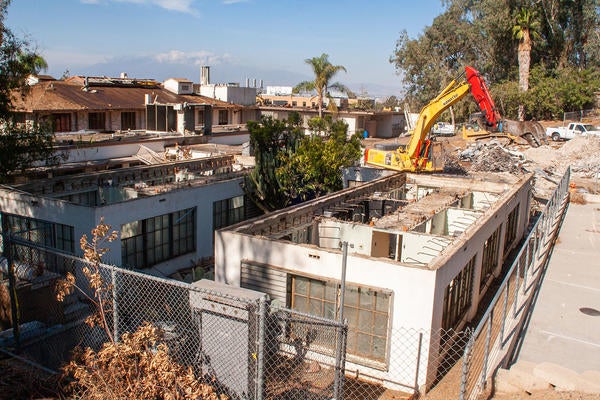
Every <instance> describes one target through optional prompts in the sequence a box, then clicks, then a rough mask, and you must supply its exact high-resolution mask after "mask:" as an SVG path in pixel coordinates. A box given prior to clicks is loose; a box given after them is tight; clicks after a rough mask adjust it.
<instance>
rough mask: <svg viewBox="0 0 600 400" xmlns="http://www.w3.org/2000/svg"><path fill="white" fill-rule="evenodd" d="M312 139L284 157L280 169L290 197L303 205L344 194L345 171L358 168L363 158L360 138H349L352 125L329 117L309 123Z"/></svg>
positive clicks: (280, 178) (308, 138)
mask: <svg viewBox="0 0 600 400" xmlns="http://www.w3.org/2000/svg"><path fill="white" fill-rule="evenodd" d="M308 125H309V130H310V131H311V132H312V133H311V135H309V136H306V137H304V138H303V139H302V141H301V142H300V143H299V146H298V148H297V149H296V151H295V152H293V153H289V154H286V155H285V156H284V159H285V163H281V165H280V167H279V168H278V169H277V172H276V174H277V176H278V179H279V182H281V184H282V189H283V190H284V192H285V193H286V195H287V196H288V197H289V198H291V199H293V203H299V202H303V201H307V200H310V199H314V198H316V197H319V196H322V195H324V194H327V193H330V192H333V191H336V190H340V189H342V186H343V181H342V168H344V167H349V166H352V165H355V164H356V163H357V162H358V160H359V159H360V156H361V148H360V135H359V134H354V135H352V136H350V137H347V133H346V132H347V130H348V124H346V123H345V122H344V121H342V120H336V121H334V120H333V119H332V118H331V117H330V116H329V115H328V116H326V117H325V118H313V119H311V120H310V121H309V122H308Z"/></svg>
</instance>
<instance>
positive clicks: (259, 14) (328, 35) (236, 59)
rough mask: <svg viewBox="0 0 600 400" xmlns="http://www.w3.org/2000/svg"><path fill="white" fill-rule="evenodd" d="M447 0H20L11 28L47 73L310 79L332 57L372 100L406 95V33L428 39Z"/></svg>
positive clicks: (279, 82)
mask: <svg viewBox="0 0 600 400" xmlns="http://www.w3.org/2000/svg"><path fill="white" fill-rule="evenodd" d="M442 11H443V7H442V4H441V0H419V1H417V0H362V1H361V0H303V1H300V0H12V2H11V4H10V6H9V8H8V13H7V16H6V20H5V25H6V26H7V27H8V28H9V29H11V30H12V31H13V33H14V34H16V35H17V36H18V37H25V38H27V39H28V40H29V41H30V42H31V43H32V45H33V47H34V48H36V49H37V50H38V51H39V52H40V53H41V54H42V56H43V57H44V58H45V59H46V61H47V62H48V70H47V71H46V73H47V74H49V75H52V76H54V77H55V78H60V77H61V76H62V75H63V74H64V73H65V71H67V70H68V72H69V74H70V75H71V76H72V75H90V76H92V75H106V76H119V74H120V73H121V72H126V73H127V74H128V76H129V77H135V78H152V79H157V80H159V81H163V80H165V79H167V78H171V77H177V78H187V79H190V80H192V81H194V82H199V79H200V78H199V75H200V66H202V65H208V66H210V77H211V83H227V82H238V83H240V84H242V85H245V82H246V79H247V78H249V79H250V80H251V82H253V80H254V79H256V80H257V82H259V81H260V80H261V79H262V80H263V84H264V86H293V85H295V84H297V83H299V82H301V81H303V80H310V79H311V77H312V72H311V69H310V67H309V66H308V65H307V64H306V63H305V62H304V60H305V59H307V58H312V57H317V56H320V55H321V54H322V53H326V54H328V55H329V60H330V62H331V63H332V64H334V65H343V66H344V67H345V68H346V70H347V72H346V73H344V72H340V73H338V74H337V75H336V76H335V78H334V80H335V81H338V82H340V83H342V84H344V85H346V86H348V87H350V88H351V89H352V90H353V91H355V92H358V93H361V92H366V93H368V94H370V95H372V96H388V95H395V96H398V95H401V91H402V83H401V79H400V76H398V74H397V72H396V71H395V69H394V66H393V65H392V64H391V63H390V62H389V58H390V56H392V54H393V51H394V47H395V44H396V40H397V39H398V38H399V36H400V32H401V31H403V30H406V31H407V32H408V35H409V36H410V37H411V38H415V37H417V36H418V35H420V34H421V33H422V32H423V30H424V28H425V27H426V26H429V25H431V24H432V22H433V19H434V18H435V17H436V16H437V15H439V14H441V13H442Z"/></svg>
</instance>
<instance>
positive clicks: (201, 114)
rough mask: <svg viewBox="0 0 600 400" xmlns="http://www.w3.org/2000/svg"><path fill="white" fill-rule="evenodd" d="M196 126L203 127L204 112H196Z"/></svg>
mask: <svg viewBox="0 0 600 400" xmlns="http://www.w3.org/2000/svg"><path fill="white" fill-rule="evenodd" d="M196 124H197V125H204V110H198V117H197V118H196Z"/></svg>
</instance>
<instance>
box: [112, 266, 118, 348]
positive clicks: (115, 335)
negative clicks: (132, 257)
mask: <svg viewBox="0 0 600 400" xmlns="http://www.w3.org/2000/svg"><path fill="white" fill-rule="evenodd" d="M110 278H111V280H112V307H113V339H114V341H115V343H118V342H119V301H118V299H117V292H118V290H117V271H116V269H115V267H114V266H113V267H111V269H110Z"/></svg>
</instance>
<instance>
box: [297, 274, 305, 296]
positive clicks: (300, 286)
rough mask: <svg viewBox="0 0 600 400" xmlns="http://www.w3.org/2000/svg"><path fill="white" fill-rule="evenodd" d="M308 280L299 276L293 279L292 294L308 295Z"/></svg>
mask: <svg viewBox="0 0 600 400" xmlns="http://www.w3.org/2000/svg"><path fill="white" fill-rule="evenodd" d="M307 288H308V280H307V279H306V278H302V277H300V276H298V277H295V278H294V292H295V293H298V294H303V295H305V296H306V295H308V289H307Z"/></svg>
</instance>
